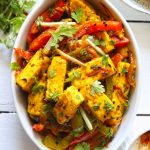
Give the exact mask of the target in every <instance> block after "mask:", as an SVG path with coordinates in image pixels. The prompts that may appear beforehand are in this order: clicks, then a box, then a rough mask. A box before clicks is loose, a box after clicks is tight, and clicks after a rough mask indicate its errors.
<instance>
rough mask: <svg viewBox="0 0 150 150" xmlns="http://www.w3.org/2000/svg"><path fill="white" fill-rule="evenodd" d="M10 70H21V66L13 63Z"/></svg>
mask: <svg viewBox="0 0 150 150" xmlns="http://www.w3.org/2000/svg"><path fill="white" fill-rule="evenodd" d="M10 68H11V70H14V71H16V70H20V69H21V67H20V65H19V64H18V63H17V62H12V63H11V64H10Z"/></svg>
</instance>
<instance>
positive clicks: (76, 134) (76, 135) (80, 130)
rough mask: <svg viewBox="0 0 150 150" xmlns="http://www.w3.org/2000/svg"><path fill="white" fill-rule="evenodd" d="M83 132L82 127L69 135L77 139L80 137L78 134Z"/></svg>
mask: <svg viewBox="0 0 150 150" xmlns="http://www.w3.org/2000/svg"><path fill="white" fill-rule="evenodd" d="M83 130H84V127H83V126H81V127H79V128H77V129H74V130H73V131H72V132H71V134H72V135H73V136H74V137H78V136H79V135H80V133H81V132H82V131H83Z"/></svg>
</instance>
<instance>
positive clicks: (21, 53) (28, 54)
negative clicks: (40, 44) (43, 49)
mask: <svg viewBox="0 0 150 150" xmlns="http://www.w3.org/2000/svg"><path fill="white" fill-rule="evenodd" d="M14 51H15V53H16V54H17V56H20V57H22V58H24V59H25V60H30V59H31V58H32V56H33V55H34V53H32V52H29V51H25V50H23V49H21V48H14Z"/></svg>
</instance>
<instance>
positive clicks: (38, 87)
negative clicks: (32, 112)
mask: <svg viewBox="0 0 150 150" xmlns="http://www.w3.org/2000/svg"><path fill="white" fill-rule="evenodd" d="M44 90H45V87H44V86H43V85H38V84H35V85H34V86H33V87H32V89H31V91H32V93H33V94H36V93H38V92H43V91H44Z"/></svg>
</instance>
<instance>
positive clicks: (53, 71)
mask: <svg viewBox="0 0 150 150" xmlns="http://www.w3.org/2000/svg"><path fill="white" fill-rule="evenodd" d="M49 76H50V78H51V79H52V78H54V77H55V76H56V71H55V70H54V69H52V70H51V71H50V73H49Z"/></svg>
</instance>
